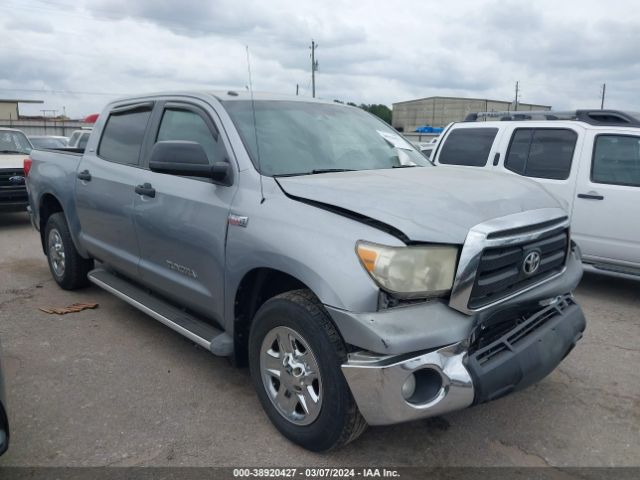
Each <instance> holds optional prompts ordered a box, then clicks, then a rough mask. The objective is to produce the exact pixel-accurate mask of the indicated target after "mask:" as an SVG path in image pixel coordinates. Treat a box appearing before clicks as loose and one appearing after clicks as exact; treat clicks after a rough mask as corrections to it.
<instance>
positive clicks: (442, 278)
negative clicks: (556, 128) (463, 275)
mask: <svg viewBox="0 0 640 480" xmlns="http://www.w3.org/2000/svg"><path fill="white" fill-rule="evenodd" d="M356 252H357V253H358V257H359V258H360V262H361V263H362V266H363V267H364V268H365V270H366V271H367V272H369V275H371V278H373V280H374V281H375V282H376V283H377V284H378V285H380V287H382V288H383V289H385V290H387V291H389V292H391V293H394V294H396V295H397V296H399V297H403V298H420V297H432V296H439V295H444V294H446V293H448V292H449V291H450V290H451V287H452V285H453V278H454V275H455V271H456V263H457V260H458V248H457V247H452V246H447V245H428V246H421V245H420V246H408V247H388V246H385V245H378V244H375V243H369V242H364V241H360V242H358V243H357V245H356Z"/></svg>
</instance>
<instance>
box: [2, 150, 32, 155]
mask: <svg viewBox="0 0 640 480" xmlns="http://www.w3.org/2000/svg"><path fill="white" fill-rule="evenodd" d="M0 153H17V154H20V153H24V152H18V151H17V150H0ZM24 154H25V155H26V153H24Z"/></svg>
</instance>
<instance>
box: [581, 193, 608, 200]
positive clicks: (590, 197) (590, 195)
mask: <svg viewBox="0 0 640 480" xmlns="http://www.w3.org/2000/svg"><path fill="white" fill-rule="evenodd" d="M578 198H585V199H587V200H604V197H603V196H602V195H598V194H597V193H579V194H578Z"/></svg>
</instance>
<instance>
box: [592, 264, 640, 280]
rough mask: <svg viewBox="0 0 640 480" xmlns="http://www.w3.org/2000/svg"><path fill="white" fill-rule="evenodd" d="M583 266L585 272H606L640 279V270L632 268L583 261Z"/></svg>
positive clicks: (631, 278) (619, 276)
mask: <svg viewBox="0 0 640 480" xmlns="http://www.w3.org/2000/svg"><path fill="white" fill-rule="evenodd" d="M582 267H583V268H584V271H585V272H591V273H600V274H606V275H611V276H614V277H617V278H626V279H628V280H635V281H638V280H640V271H638V270H634V269H632V268H625V267H619V266H615V265H604V264H597V263H586V262H583V263H582Z"/></svg>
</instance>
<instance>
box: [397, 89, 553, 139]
mask: <svg viewBox="0 0 640 480" xmlns="http://www.w3.org/2000/svg"><path fill="white" fill-rule="evenodd" d="M512 110H518V111H521V110H522V111H526V110H551V106H550V105H533V104H530V103H518V106H517V108H516V106H515V104H514V103H513V102H510V101H501V100H489V99H486V98H460V97H427V98H420V99H417V100H408V101H406V102H398V103H394V104H393V110H392V120H391V124H392V125H393V127H394V128H395V129H397V130H399V131H402V132H413V131H415V129H416V128H417V127H420V126H422V125H430V126H432V127H445V126H447V125H448V124H449V123H451V122H460V121H462V120H464V119H465V117H466V116H467V114H468V113H471V112H492V111H495V112H504V111H512Z"/></svg>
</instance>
